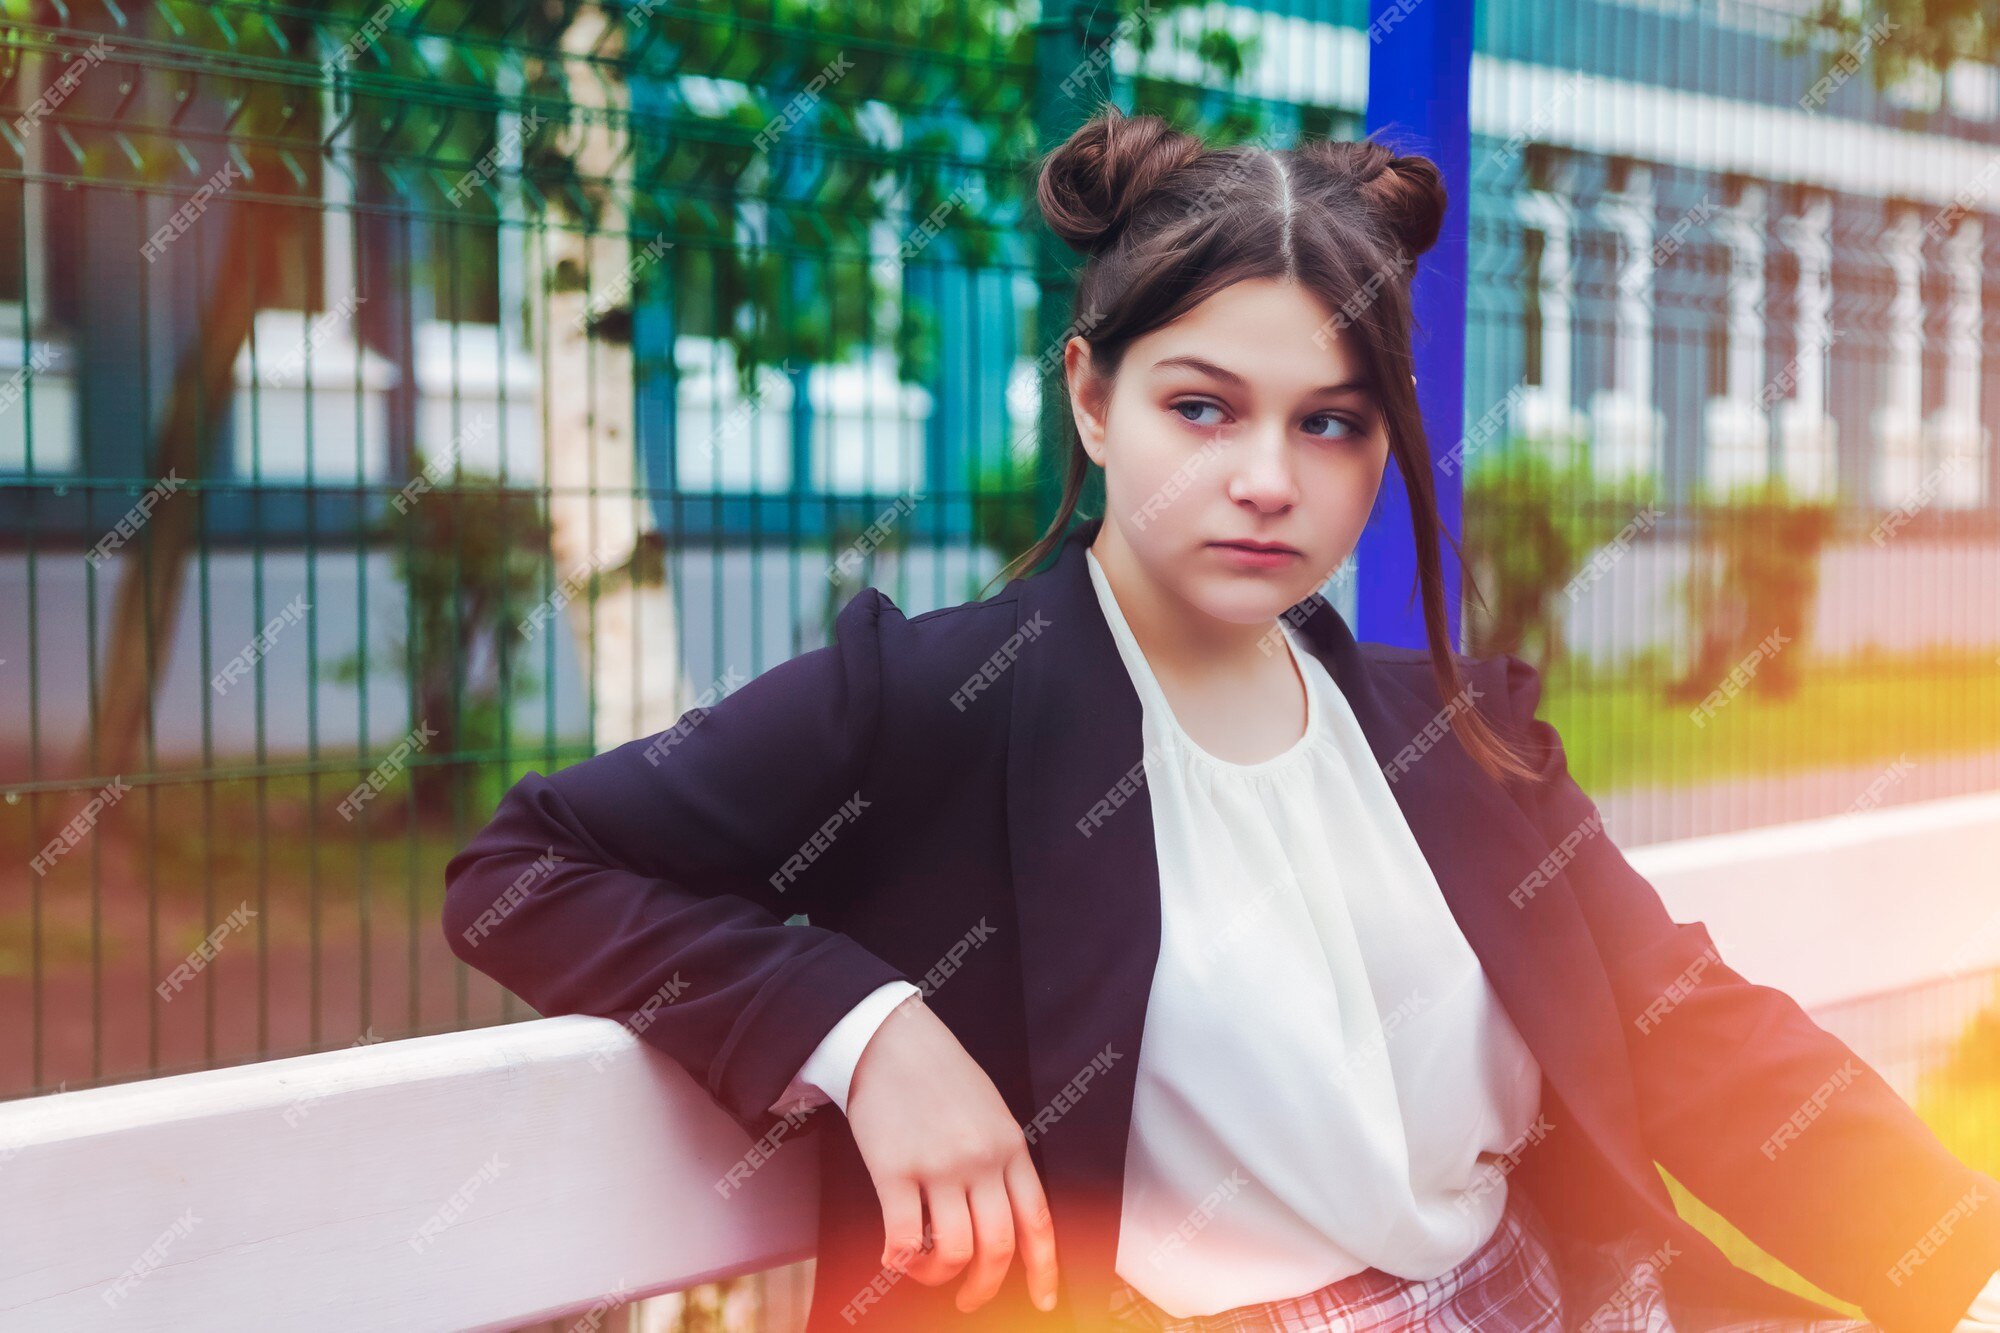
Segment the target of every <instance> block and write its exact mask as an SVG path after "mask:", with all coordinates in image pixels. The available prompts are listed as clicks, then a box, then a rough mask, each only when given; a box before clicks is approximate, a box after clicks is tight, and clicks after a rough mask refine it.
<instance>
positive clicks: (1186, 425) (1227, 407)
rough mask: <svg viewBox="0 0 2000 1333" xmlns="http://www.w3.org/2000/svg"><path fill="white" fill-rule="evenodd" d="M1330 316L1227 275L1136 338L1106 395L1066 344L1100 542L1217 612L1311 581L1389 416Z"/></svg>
mask: <svg viewBox="0 0 2000 1333" xmlns="http://www.w3.org/2000/svg"><path fill="white" fill-rule="evenodd" d="M1334 313H1335V312H1334V311H1332V310H1330V309H1328V308H1327V307H1326V306H1325V305H1324V304H1323V303H1321V301H1320V300H1319V298H1318V297H1316V296H1314V295H1313V294H1312V293H1311V292H1310V291H1309V290H1308V289H1306V288H1304V287H1301V286H1299V285H1297V284H1295V283H1290V282H1280V281H1277V280H1274V279H1263V278H1260V279H1254V280H1248V281H1244V282H1238V283H1235V284H1233V285H1231V286H1229V287H1225V288H1223V289H1222V290H1221V291H1218V292H1216V293H1215V294H1214V295H1212V296H1210V297H1209V298H1208V299H1207V300H1206V301H1204V302H1202V303H1201V304H1200V305H1199V306H1196V307H1195V308H1194V309H1193V310H1191V311H1189V312H1188V313H1187V314H1186V315H1184V316H1182V317H1181V318H1180V319H1178V320H1175V321H1174V322H1173V323H1171V324H1168V325H1165V326H1163V327H1161V328H1158V329H1154V330H1153V331H1152V332H1150V333H1148V334H1145V335H1144V336H1142V337H1140V338H1137V339H1135V340H1133V342H1132V344H1131V346H1130V348H1129V349H1128V350H1127V352H1126V354H1125V360H1124V363H1123V365H1122V366H1121V367H1120V370H1119V374H1118V377H1117V380H1116V381H1115V383H1113V384H1112V385H1110V386H1109V391H1108V393H1107V392H1106V385H1105V384H1104V382H1103V380H1102V379H1101V378H1098V377H1096V376H1094V375H1091V374H1089V373H1088V353H1089V346H1088V344H1087V343H1085V342H1084V340H1083V339H1082V338H1080V337H1078V338H1072V339H1070V342H1069V344H1068V346H1067V347H1066V348H1065V349H1064V350H1065V361H1066V365H1067V369H1068V373H1069V384H1070V386H1071V405H1072V408H1073V410H1074V413H1075V416H1076V421H1077V430H1078V433H1079V435H1080V436H1081V438H1082V441H1083V446H1084V448H1085V450H1086V451H1087V452H1088V453H1089V454H1090V457H1091V458H1092V460H1093V461H1095V462H1096V463H1098V464H1099V465H1100V466H1102V467H1103V468H1104V471H1105V500H1106V509H1105V521H1104V530H1103V532H1102V533H1101V534H1100V538H1099V540H1100V541H1101V542H1105V543H1108V544H1110V545H1111V546H1112V548H1113V550H1115V549H1116V548H1117V547H1119V546H1122V547H1123V548H1125V551H1126V552H1129V556H1130V563H1131V564H1133V565H1136V566H1137V567H1138V568H1139V569H1141V570H1142V571H1143V572H1144V574H1145V575H1146V576H1147V577H1148V578H1149V579H1150V581H1151V582H1152V583H1153V584H1154V585H1156V587H1157V588H1158V589H1160V590H1161V591H1164V592H1166V593H1168V594H1170V595H1171V596H1172V597H1174V598H1177V599H1179V600H1180V601H1182V602H1184V603H1186V604H1187V605H1188V606H1190V607H1191V608H1193V609H1195V610H1198V611H1201V612H1205V613H1206V614H1207V615H1209V616H1212V617H1214V618H1215V619H1217V620H1221V621H1226V622H1233V623H1238V624H1262V623H1265V622H1268V621H1270V620H1271V619H1272V618H1273V617H1275V616H1277V615H1278V614H1280V613H1281V612H1283V611H1284V610H1285V609H1286V608H1287V607H1289V606H1291V605H1292V604H1293V603H1295V602H1297V601H1299V600H1300V599H1301V598H1303V597H1305V596H1307V595H1309V594H1310V593H1312V592H1314V591H1316V590H1317V589H1318V588H1319V587H1320V585H1322V584H1323V583H1325V582H1326V580H1327V579H1328V578H1329V577H1331V576H1332V574H1333V571H1334V570H1335V569H1336V568H1338V567H1339V565H1340V563H1341V561H1343V560H1345V559H1346V558H1347V556H1348V553H1349V552H1351V551H1352V550H1353V549H1354V546H1355V543H1356V542H1358V541H1359V540H1360V537H1361V529H1362V527H1363V525H1364V524H1366V523H1367V521H1368V513H1369V510H1370V509H1371V508H1372V507H1373V506H1374V503H1375V495H1376V492H1377V491H1379V490H1380V489H1381V485H1382V475H1383V469H1384V467H1385V466H1386V465H1387V463H1388V457H1389V436H1388V431H1387V427H1386V424H1385V422H1384V419H1383V417H1382V415H1381V413H1380V411H1379V410H1378V409H1377V407H1376V403H1375V394H1374V392H1373V387H1372V386H1371V385H1370V384H1368V383H1367V375H1366V371H1365V369H1364V366H1363V363H1362V361H1361V359H1360V357H1359V356H1358V355H1357V353H1356V350H1355V347H1354V344H1353V340H1352V337H1351V335H1349V334H1348V333H1347V331H1346V330H1344V329H1340V330H1336V329H1335V327H1334V325H1333V323H1332V322H1331V321H1332V320H1333V318H1334ZM1315 334H1317V335H1319V336H1318V337H1317V339H1315ZM1241 542H1249V543H1257V544H1276V545H1278V546H1279V547H1281V548H1283V549H1281V550H1278V551H1276V552H1267V553H1263V554H1257V553H1252V552H1248V551H1245V550H1244V549H1242V548H1241V547H1240V546H1235V545H1231V544H1230V543H1241ZM1119 558H1120V559H1121V560H1122V559H1123V556H1122V555H1121V556H1120V557H1119Z"/></svg>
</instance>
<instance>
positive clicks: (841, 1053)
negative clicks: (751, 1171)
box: [770, 978, 923, 1115]
mask: <svg viewBox="0 0 2000 1333" xmlns="http://www.w3.org/2000/svg"><path fill="white" fill-rule="evenodd" d="M921 994H923V991H922V990H921V989H920V988H918V987H917V986H914V985H912V984H911V983H909V982H907V981H903V980H901V979H900V978H899V979H897V980H895V981H885V982H883V983H882V984H881V985H880V986H877V987H876V988H875V989H874V990H872V991H870V992H868V994H867V995H865V996H863V997H862V998H861V1001H860V1003H858V1004H856V1005H855V1006H854V1007H853V1008H852V1009H850V1010H848V1011H847V1013H846V1014H845V1015H843V1016H842V1018H841V1020H840V1021H839V1022H838V1023H835V1024H834V1025H833V1029H832V1031H830V1032H828V1033H827V1034H826V1036H825V1037H823V1038H822V1039H821V1040H820V1043H819V1045H818V1046H816V1047H814V1048H813V1053H812V1054H811V1055H809V1056H807V1057H806V1062H805V1063H804V1064H803V1065H800V1066H799V1072H798V1073H797V1074H794V1075H793V1076H792V1082H791V1085H790V1086H789V1087H787V1088H786V1089H785V1091H784V1093H783V1094H782V1095H781V1096H780V1097H779V1098H778V1100H777V1101H775V1102H773V1103H772V1104H771V1107H770V1109H771V1111H772V1112H773V1113H774V1114H777V1115H783V1114H785V1111H786V1109H787V1108H790V1107H796V1108H798V1109H802V1110H803V1109H807V1108H810V1107H814V1106H822V1105H824V1104H826V1103H827V1102H829V1101H830V1102H832V1103H834V1105H836V1106H838V1107H839V1108H840V1113H841V1114H842V1115H846V1114H847V1092H848V1085H849V1084H850V1083H852V1082H853V1081H854V1067H855V1066H856V1065H857V1064H859V1063H861V1052H862V1051H864V1050H865V1049H867V1046H868V1042H869V1039H870V1038H872V1037H873V1036H874V1035H875V1030H876V1029H877V1028H879V1027H881V1026H882V1023H883V1021H884V1020H885V1019H887V1018H888V1017H889V1013H890V1011H891V1010H893V1009H894V1008H895V1007H896V1006H897V1005H899V1004H901V1003H902V1002H903V1001H904V1000H907V999H908V998H909V997H910V996H912V995H921Z"/></svg>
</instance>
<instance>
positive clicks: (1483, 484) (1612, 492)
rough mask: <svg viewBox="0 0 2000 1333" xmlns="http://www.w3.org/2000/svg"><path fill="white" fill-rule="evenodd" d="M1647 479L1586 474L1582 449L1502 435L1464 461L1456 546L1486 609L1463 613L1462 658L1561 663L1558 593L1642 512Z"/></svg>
mask: <svg viewBox="0 0 2000 1333" xmlns="http://www.w3.org/2000/svg"><path fill="white" fill-rule="evenodd" d="M1653 495H1654V484H1653V483H1652V481H1651V480H1650V479H1633V480H1629V481H1620V482H1616V483H1605V482H1601V481H1599V480H1598V479H1597V478H1596V476H1595V475H1594V474H1593V472H1592V470H1591V467H1590V463H1589V453H1588V443H1587V442H1586V441H1585V440H1584V439H1582V438H1581V437H1576V438H1565V439H1561V440H1555V441H1542V440H1531V439H1527V438H1525V437H1520V436H1515V437H1510V438H1509V439H1507V440H1506V441H1504V442H1503V443H1501V444H1499V445H1497V446H1493V447H1489V448H1487V449H1483V450H1480V451H1479V452H1477V453H1475V454H1473V455H1472V461H1471V463H1470V465H1469V466H1468V467H1467V469H1466V476H1465V506H1464V508H1465V538H1464V546H1465V553H1466V558H1467V561H1468V563H1469V564H1470V565H1471V568H1472V580H1471V581H1472V583H1473V584H1474V585H1476V588H1477V591H1478V593H1479V594H1480V596H1481V597H1484V598H1487V599H1489V600H1488V601H1487V603H1486V604H1485V605H1481V604H1480V603H1479V602H1478V601H1476V600H1475V601H1472V602H1471V603H1470V604H1469V605H1468V607H1467V610H1466V621H1465V626H1466V642H1467V645H1468V647H1467V651H1468V652H1470V653H1472V654H1473V655H1475V656H1485V655H1488V654H1491V653H1496V652H1517V653H1520V654H1522V655H1523V656H1524V657H1530V658H1531V659H1532V660H1535V661H1537V662H1539V663H1540V664H1541V665H1542V667H1543V669H1544V670H1553V669H1555V668H1556V667H1558V666H1559V665H1560V664H1561V663H1562V661H1563V660H1564V658H1565V656H1566V652H1567V650H1566V646H1565V644H1564V643H1563V638H1562V615H1563V611H1564V609H1565V604H1566V603H1567V601H1568V600H1569V599H1568V598H1566V597H1565V596H1563V593H1564V590H1565V589H1566V588H1567V587H1568V585H1569V583H1570V581H1571V580H1572V579H1573V578H1575V577H1576V575H1577V573H1578V571H1579V570H1581V569H1582V568H1583V565H1584V563H1585V561H1586V560H1588V559H1589V557H1590V556H1591V554H1592V553H1593V552H1595V551H1597V550H1598V549H1599V548H1601V547H1603V546H1604V545H1605V544H1606V543H1607V542H1609V541H1611V540H1612V539H1613V538H1614V537H1616V536H1617V535H1618V534H1619V533H1620V532H1621V531H1622V530H1623V529H1624V528H1625V527H1626V526H1627V525H1628V524H1631V523H1632V522H1634V520H1635V519H1636V518H1637V517H1638V516H1639V515H1641V514H1642V513H1643V512H1644V511H1645V510H1646V509H1647V507H1648V506H1649V504H1650V503H1651V501H1652V498H1653Z"/></svg>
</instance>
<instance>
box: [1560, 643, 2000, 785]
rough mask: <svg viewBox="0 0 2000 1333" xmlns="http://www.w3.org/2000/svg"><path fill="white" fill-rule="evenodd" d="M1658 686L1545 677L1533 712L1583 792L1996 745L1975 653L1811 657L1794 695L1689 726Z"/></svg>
mask: <svg viewBox="0 0 2000 1333" xmlns="http://www.w3.org/2000/svg"><path fill="white" fill-rule="evenodd" d="M1695 706H1696V705H1694V704H1684V703H1676V702H1671V701H1669V700H1668V699H1667V698H1666V697H1665V689H1664V682H1663V681H1662V680H1661V679H1658V678H1649V677H1646V676H1642V675H1639V674H1637V673H1628V674H1624V675H1621V676H1617V677H1586V676H1581V675H1561V676H1557V675H1552V676H1551V677H1550V679H1549V681H1548V684H1547V689H1546V692H1545V694H1544V697H1543V701H1542V709H1541V716H1542V717H1543V718H1544V719H1545V720H1547V721H1548V722H1549V723H1551V724H1552V725H1553V726H1554V727H1555V728H1556V730H1557V732H1558V733H1560V734H1561V736H1562V738H1563V748H1564V750H1565V751H1566V752H1567V754H1568V756H1569V766H1570V772H1571V774H1572V775H1573V776H1574V777H1575V778H1576V780H1577V782H1578V784H1579V785H1580V786H1582V787H1583V789H1584V790H1585V791H1588V792H1590V793H1592V794H1593V795H1600V794H1603V793H1607V792H1612V791H1618V790H1623V789H1628V788H1676V787H1688V786H1695V785H1699V784H1703V783H1709V782H1715V781H1720V780H1723V779H1728V778H1745V777H1768V776H1779V775H1783V774H1787V773H1804V772H1810V771H1813V770H1816V769H1825V768H1845V767H1858V766H1863V765H1870V764H1879V765H1881V766H1883V767H1885V768H1886V767H1887V766H1888V765H1889V764H1891V763H1893V762H1895V761H1896V760H1897V759H1898V758H1899V757H1904V756H1907V757H1908V758H1909V759H1910V760H1911V761H1912V762H1916V761H1920V760H1921V759H1922V758H1924V757H1927V756H1928V757H1936V756H1943V755H1955V754H1971V753H1977V752H1980V751H1993V750H2000V664H1996V663H1995V661H1994V659H1993V657H1992V656H1991V655H1990V654H1988V653H1985V652H1974V653H1966V654H1930V655H1926V656H1923V657H1918V658H1912V657H1897V658H1894V659H1880V658H1877V659H1869V658H1856V659H1853V660H1851V661H1844V662H1839V663H1832V664H1825V665H1814V666H1812V667H1810V668H1809V669H1808V670H1807V671H1806V672H1805V673H1804V681H1803V683H1802V684H1801V686H1800V688H1799V690H1798V692H1797V693H1796V694H1794V695H1793V696H1792V697H1791V698H1789V699H1785V700H1769V699H1766V698H1763V697H1761V696H1760V695H1758V694H1757V693H1756V692H1755V690H1754V688H1752V689H1751V690H1748V691H1745V692H1742V693H1739V694H1737V695H1736V696H1735V697H1733V698H1731V699H1729V700H1728V701H1727V702H1726V703H1723V704H1722V705H1721V706H1720V707H1719V708H1717V709H1715V711H1714V712H1713V713H1712V714H1710V715H1708V716H1705V717H1703V718H1702V719H1701V721H1700V722H1699V723H1697V721H1696V720H1695V719H1694V718H1693V717H1691V716H1690V714H1691V712H1692V711H1693V710H1694V708H1695Z"/></svg>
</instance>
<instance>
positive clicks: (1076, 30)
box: [1020, 0, 1117, 575]
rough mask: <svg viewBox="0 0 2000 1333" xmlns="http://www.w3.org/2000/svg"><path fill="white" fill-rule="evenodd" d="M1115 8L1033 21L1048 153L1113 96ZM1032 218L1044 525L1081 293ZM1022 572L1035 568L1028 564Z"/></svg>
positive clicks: (1058, 0) (1059, 4)
mask: <svg viewBox="0 0 2000 1333" xmlns="http://www.w3.org/2000/svg"><path fill="white" fill-rule="evenodd" d="M1116 18H1117V15H1116V12H1115V11H1113V10H1110V9H1108V8H1107V7H1106V6H1104V5H1102V4H1100V3H1095V2H1093V0H1047V3H1045V4H1044V5H1043V7H1042V18H1041V19H1040V21H1039V22H1037V23H1036V25H1035V88H1034V99H1035V133H1036V137H1037V138H1036V141H1037V143H1038V145H1039V147H1040V150H1041V151H1042V152H1047V151H1048V150H1049V149H1051V148H1053V147H1055V146H1056V145H1057V144H1059V143H1061V142H1062V141H1063V140H1065V139H1067V138H1069V136H1070V135H1071V134H1072V133H1074V132H1075V130H1076V127H1077V126H1079V125H1081V124H1083V122H1084V121H1086V120H1088V119H1089V118H1090V116H1091V114H1092V113H1094V112H1095V111H1096V110H1097V109H1098V108H1099V106H1100V105H1101V104H1102V103H1103V102H1106V101H1108V100H1109V99H1110V96H1111V50H1110V48H1111V41H1112V37H1113V35H1114V33H1115V31H1116V26H1115V22H1116ZM1036 218H1037V221H1036V225H1035V288H1036V291H1037V293H1038V294H1039V299H1038V303H1037V307H1036V311H1035V354H1036V358H1037V361H1038V363H1039V361H1040V360H1041V358H1043V357H1046V358H1047V359H1048V361H1049V362H1050V363H1051V364H1050V365H1049V367H1048V369H1047V370H1046V371H1045V372H1044V373H1043V375H1042V408H1041V421H1040V427H1039V429H1040V432H1041V439H1040V447H1039V449H1038V450H1037V452H1036V459H1037V462H1036V467H1035V512H1036V514H1037V516H1038V517H1037V520H1036V527H1037V528H1038V529H1039V528H1041V527H1043V526H1046V524H1047V522H1048V520H1049V519H1050V518H1052V517H1054V515H1055V509H1056V502H1057V501H1058V500H1059V499H1060V498H1061V494H1062V485H1061V479H1060V478H1061V473H1060V469H1061V468H1062V466H1063V464H1064V459H1063V456H1062V454H1061V452H1060V451H1061V449H1062V446H1063V444H1064V435H1063V421H1064V418H1065V415H1066V413H1067V411H1068V409H1067V407H1066V406H1065V390H1064V387H1063V374H1062V355H1061V354H1062V347H1063V344H1064V343H1065V342H1066V341H1068V337H1069V332H1070V304H1071V302H1072V301H1073V300H1074V299H1075V296H1076V278H1075V271H1074V269H1073V268H1072V267H1071V265H1072V261H1073V260H1074V259H1075V256H1074V255H1072V254H1071V253H1070V250H1069V247H1068V246H1067V245H1066V244H1064V243H1063V241H1062V240H1061V239H1060V238H1059V237H1058V236H1056V234H1055V233H1054V232H1052V231H1050V230H1049V228H1048V225H1047V224H1046V223H1044V222H1041V221H1040V214H1039V212H1036ZM1020 572H1021V573H1022V574H1024V575H1025V574H1032V573H1033V572H1034V571H1033V570H1027V569H1024V570H1022V571H1020Z"/></svg>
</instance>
